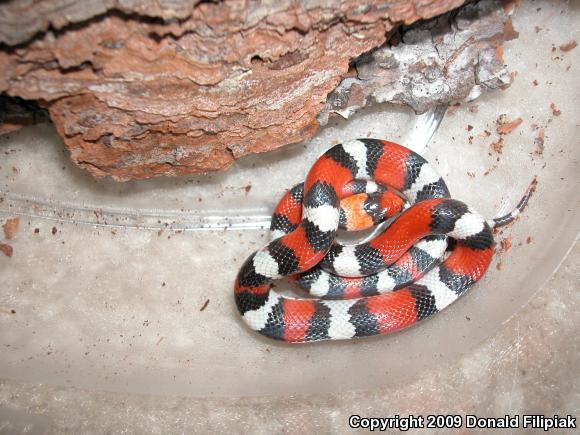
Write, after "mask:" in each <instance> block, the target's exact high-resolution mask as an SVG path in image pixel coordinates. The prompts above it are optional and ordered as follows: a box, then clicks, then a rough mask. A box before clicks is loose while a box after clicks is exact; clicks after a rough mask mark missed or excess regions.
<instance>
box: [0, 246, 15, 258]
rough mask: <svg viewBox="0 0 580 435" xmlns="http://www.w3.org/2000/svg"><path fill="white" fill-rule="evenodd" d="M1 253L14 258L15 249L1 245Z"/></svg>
mask: <svg viewBox="0 0 580 435" xmlns="http://www.w3.org/2000/svg"><path fill="white" fill-rule="evenodd" d="M0 251H2V253H3V254H4V255H6V256H7V257H12V254H13V253H14V249H12V246H10V245H8V244H6V243H0Z"/></svg>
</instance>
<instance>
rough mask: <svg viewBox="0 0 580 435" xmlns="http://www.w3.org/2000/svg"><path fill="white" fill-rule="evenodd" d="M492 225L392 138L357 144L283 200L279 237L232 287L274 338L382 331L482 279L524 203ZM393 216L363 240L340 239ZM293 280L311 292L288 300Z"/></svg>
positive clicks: (315, 169) (320, 165) (347, 145)
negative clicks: (501, 234) (503, 229)
mask: <svg viewBox="0 0 580 435" xmlns="http://www.w3.org/2000/svg"><path fill="white" fill-rule="evenodd" d="M534 188H535V181H534V182H533V183H532V184H531V185H530V187H529V188H528V190H527V191H526V193H525V195H524V196H523V197H522V199H521V200H520V202H519V203H518V205H517V206H516V208H515V209H514V210H513V211H512V212H510V213H508V214H507V215H505V216H502V217H499V218H495V219H492V220H489V221H488V220H486V219H485V218H483V217H482V216H481V215H480V214H479V213H477V212H476V211H475V210H474V209H473V208H471V207H470V206H468V205H467V204H465V203H464V202H462V201H459V200H456V199H453V198H451V196H450V192H449V189H448V188H447V185H446V184H445V182H444V180H443V179H442V177H441V176H440V175H439V174H438V173H437V171H436V170H435V169H434V168H433V167H432V166H431V165H430V164H429V163H428V162H427V161H426V160H425V159H424V158H423V157H421V156H420V155H418V154H416V153H414V152H413V151H411V150H409V149H408V148H406V147H404V146H402V145H399V144H396V143H394V142H390V141H386V140H380V139H356V140H351V141H347V142H344V143H342V144H338V145H335V146H333V147H331V148H330V149H329V150H327V151H326V152H325V153H324V154H323V155H322V156H321V157H320V158H319V159H318V160H317V161H316V162H315V163H314V165H313V166H312V168H311V169H310V171H309V173H308V175H307V177H306V180H305V181H304V183H301V184H299V185H297V186H295V187H294V188H292V189H291V190H290V191H289V192H288V193H286V195H284V196H283V198H282V199H281V200H280V202H279V203H278V205H277V206H276V208H275V211H274V214H273V216H272V221H271V233H272V236H273V240H272V241H271V242H270V243H268V244H267V245H266V246H264V247H262V248H261V249H258V250H257V251H255V252H254V253H252V254H251V255H250V256H249V257H248V258H247V259H246V261H245V262H244V263H243V265H242V266H241V268H240V270H239V272H238V274H237V277H236V280H235V285H234V295H235V303H236V306H237V308H238V310H239V312H240V314H241V317H242V319H243V320H244V322H245V323H246V325H247V326H248V327H249V328H250V329H251V330H254V331H257V332H258V333H260V334H262V335H264V336H266V337H269V338H271V339H275V340H279V341H283V342H289V343H304V342H315V341H325V340H348V339H353V338H358V337H368V336H375V335H386V334H390V333H393V332H395V331H399V330H401V329H404V328H406V327H409V326H411V325H413V324H415V323H417V322H419V321H421V320H424V319H426V318H429V317H431V316H433V315H434V314H436V313H438V312H440V311H441V310H443V309H444V308H446V307H447V306H449V305H450V304H452V303H453V302H455V301H456V300H457V299H459V297H461V296H462V295H464V294H465V293H466V292H467V291H468V290H469V289H471V288H472V287H473V286H474V285H475V283H476V282H478V281H479V280H480V279H481V278H482V277H483V275H484V274H485V272H486V271H487V269H488V268H489V265H490V263H491V260H492V257H493V253H494V246H495V242H494V236H493V229H494V228H496V227H499V226H503V225H507V224H509V223H511V222H512V221H513V220H515V219H516V218H517V216H518V215H519V214H520V213H521V211H523V209H524V208H525V206H526V204H527V202H528V200H529V197H530V196H531V193H532V192H533V190H534ZM385 218H394V220H393V222H392V223H391V224H390V226H389V227H388V228H387V229H386V230H385V231H383V232H382V233H380V234H379V235H378V236H377V237H375V238H373V239H371V240H370V241H368V242H364V243H359V244H356V245H344V244H341V243H340V242H338V241H337V240H336V237H337V233H338V231H339V229H346V230H359V229H364V228H368V227H370V226H372V225H376V224H377V223H378V222H380V221H382V220H384V219H385ZM284 277H289V278H290V279H291V280H293V281H294V282H296V283H297V284H298V285H299V286H300V287H302V288H303V289H305V290H306V291H309V292H310V294H311V297H305V298H295V297H289V296H286V295H282V294H280V293H279V292H277V291H276V290H274V288H273V285H272V284H273V281H275V280H278V279H281V278H284Z"/></svg>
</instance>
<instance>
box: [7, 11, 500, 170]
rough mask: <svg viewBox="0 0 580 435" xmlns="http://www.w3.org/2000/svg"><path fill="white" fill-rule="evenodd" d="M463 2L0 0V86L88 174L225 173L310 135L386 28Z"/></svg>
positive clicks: (369, 92)
mask: <svg viewBox="0 0 580 435" xmlns="http://www.w3.org/2000/svg"><path fill="white" fill-rule="evenodd" d="M485 1H486V2H488V3H489V2H491V0H485ZM165 3H168V4H169V3H170V4H171V7H170V8H169V7H168V4H165ZM462 3H463V0H439V1H435V0H434V1H427V2H425V1H419V0H380V1H367V2H360V1H354V0H320V1H303V2H293V1H264V2H247V1H243V0H229V1H225V2H217V3H212V2H186V1H184V0H172V1H171V2H169V1H168V0H166V1H163V0H162V1H158V0H157V1H152V0H151V1H145V2H137V1H133V0H126V1H123V2H120V1H118V0H117V1H114V0H107V1H104V2H90V1H76V2H70V1H64V0H43V1H40V2H35V3H32V2H22V1H11V2H7V3H2V4H0V41H2V42H3V43H4V45H2V46H0V70H2V71H4V74H2V76H0V91H1V92H5V93H7V94H9V95H11V96H17V97H21V98H25V99H28V100H39V101H41V102H42V104H43V105H44V106H45V107H47V108H48V110H49V112H50V116H51V118H52V120H53V121H54V123H55V125H56V128H57V130H58V132H59V134H60V135H61V136H62V137H63V139H64V141H65V144H66V146H67V147H68V148H69V150H70V153H71V158H72V160H73V161H74V162H75V163H76V164H78V165H79V166H81V167H83V168H85V169H87V170H88V171H89V172H90V173H91V174H93V175H94V176H97V177H103V176H112V177H113V178H115V179H117V180H128V179H134V178H147V177H152V176H158V175H184V174H192V173H200V172H206V171H212V170H220V169H226V168H228V167H229V166H230V165H231V164H232V163H233V162H234V161H235V159H237V158H240V157H242V156H244V155H247V154H250V153H255V152H264V151H268V150H271V149H275V148H278V147H280V146H282V145H285V144H288V143H293V142H299V141H301V140H304V139H307V138H309V137H311V136H312V135H313V134H314V133H315V131H316V130H317V128H318V127H319V125H320V122H324V120H325V118H327V116H328V114H329V113H331V112H333V111H340V110H342V109H344V108H338V109H339V110H337V108H336V107H335V105H334V104H335V102H336V101H337V98H336V95H337V94H336V92H335V93H334V94H333V97H332V98H331V99H330V100H329V101H332V104H330V105H329V104H327V96H328V95H329V94H330V93H331V92H332V91H333V90H334V89H335V88H337V86H338V85H339V84H341V82H342V83H343V84H342V85H341V87H343V88H344V83H345V82H346V81H347V80H348V78H349V77H351V78H352V75H353V70H352V69H350V68H349V66H350V65H351V62H352V61H353V60H354V59H357V58H358V57H359V56H361V55H362V54H363V53H367V52H369V51H370V50H372V49H374V48H376V47H379V46H381V45H383V44H384V43H385V41H386V39H387V36H388V35H389V32H392V31H393V29H394V28H395V26H397V25H399V24H401V23H406V24H410V23H412V22H414V21H416V20H419V19H423V18H430V17H432V16H435V15H438V14H441V13H444V12H446V11H448V10H451V9H454V8H456V7H458V6H459V5H461V4H462ZM490 4H493V5H495V6H494V7H495V8H496V9H497V3H495V2H491V3H490ZM500 9H501V7H500ZM498 14H499V12H498ZM501 19H502V20H503V19H504V18H501ZM448 30H449V31H452V30H451V29H450V28H449V29H448ZM480 30H481V29H480ZM492 40H493V41H494V42H493V43H490V41H492ZM478 41H479V45H478V47H479V48H485V47H488V46H498V45H500V44H501V37H500V36H498V35H496V36H495V39H494V38H491V37H488V38H487V39H485V38H479V39H478ZM486 41H487V42H486ZM408 42H409V41H406V40H405V41H404V43H408ZM486 43H487V44H488V45H487V46H486V45H485V44H486ZM490 44H491V45H490ZM470 50H471V49H470ZM446 55H447V54H446ZM470 56H472V55H470ZM375 61H376V59H375ZM452 63H453V64H455V63H456V62H455V61H454V62H452ZM365 68H367V67H363V65H362V64H361V62H360V61H359V62H358V63H357V70H358V74H359V79H360V74H367V75H370V76H372V75H374V74H375V72H379V71H378V70H376V71H375V70H373V69H369V70H365ZM387 70H388V68H387ZM391 70H392V69H391ZM391 72H392V71H391ZM391 72H389V73H388V74H390V73H391ZM354 73H356V71H354ZM388 74H387V75H388ZM345 78H346V79H345ZM343 79H345V80H344V81H343ZM372 86H373V87H374V89H371V88H367V90H366V91H365V92H366V94H365V97H364V103H366V100H367V99H368V98H367V97H368V96H371V95H372V97H373V98H375V99H377V100H379V98H377V96H376V95H377V94H373V92H374V91H376V90H377V89H379V88H381V89H383V92H384V90H385V89H386V88H388V87H389V86H393V85H392V83H389V81H388V80H386V79H385V78H384V76H383V77H382V78H379V79H377V81H376V82H375V83H374V84H373V85H372ZM339 89H340V88H339ZM458 95H459V96H461V95H462V94H461V95H460V94H457V93H455V94H453V95H452V96H453V97H457V96H458ZM349 98H352V95H351V94H349ZM386 100H388V99H386ZM391 100H392V101H395V100H397V99H396V98H393V99H391ZM353 101H354V100H353ZM398 101H400V102H403V103H406V104H411V102H410V101H406V100H405V99H404V98H402V97H399V98H398ZM431 104H432V103H431ZM411 105H412V106H414V105H413V104H411ZM427 105H428V103H425V104H424V105H423V106H414V107H415V108H420V109H423V108H425V107H426V106H427ZM354 106H357V105H356V104H354Z"/></svg>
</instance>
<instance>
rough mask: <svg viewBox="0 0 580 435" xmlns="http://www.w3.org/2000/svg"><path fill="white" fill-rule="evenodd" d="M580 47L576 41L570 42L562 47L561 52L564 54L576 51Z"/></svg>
mask: <svg viewBox="0 0 580 435" xmlns="http://www.w3.org/2000/svg"><path fill="white" fill-rule="evenodd" d="M577 46H578V43H577V42H576V41H574V40H571V41H568V42H566V43H565V44H562V45H560V50H562V51H563V52H564V53H565V52H567V51H570V50H574V49H575V48H576V47H577Z"/></svg>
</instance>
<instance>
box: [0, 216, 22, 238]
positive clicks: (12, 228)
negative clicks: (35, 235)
mask: <svg viewBox="0 0 580 435" xmlns="http://www.w3.org/2000/svg"><path fill="white" fill-rule="evenodd" d="M18 225H20V218H19V217H15V218H12V219H7V220H6V223H4V225H3V228H4V237H6V238H7V239H8V240H10V239H11V238H12V237H14V234H15V233H16V231H17V230H18Z"/></svg>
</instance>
